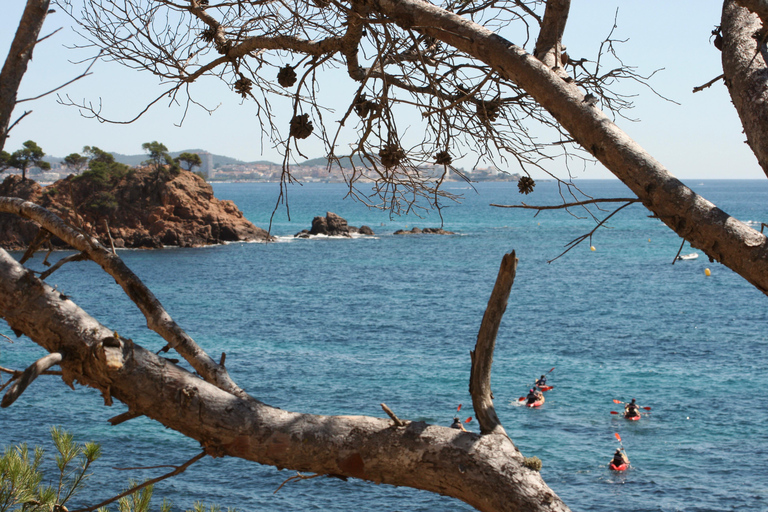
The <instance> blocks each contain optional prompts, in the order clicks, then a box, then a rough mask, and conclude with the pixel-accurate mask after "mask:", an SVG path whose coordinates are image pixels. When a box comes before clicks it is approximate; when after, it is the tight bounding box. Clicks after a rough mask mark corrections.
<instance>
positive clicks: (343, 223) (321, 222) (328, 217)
mask: <svg viewBox="0 0 768 512" xmlns="http://www.w3.org/2000/svg"><path fill="white" fill-rule="evenodd" d="M353 234H361V235H369V236H373V234H374V233H373V230H372V229H371V228H369V227H368V226H363V227H361V228H356V227H355V226H350V225H349V224H347V220H346V219H344V218H343V217H340V216H338V215H336V214H335V213H333V212H326V214H325V217H319V216H318V217H315V218H314V219H312V227H311V228H310V229H309V230H306V229H303V230H301V231H300V232H298V233H296V234H295V235H294V237H295V238H309V237H310V236H312V235H325V236H351V235H353Z"/></svg>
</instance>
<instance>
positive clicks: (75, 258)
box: [40, 252, 88, 279]
mask: <svg viewBox="0 0 768 512" xmlns="http://www.w3.org/2000/svg"><path fill="white" fill-rule="evenodd" d="M87 259H88V255H87V254H86V253H84V252H79V253H77V254H72V255H70V256H67V257H66V258H61V259H60V260H59V261H57V262H56V263H55V264H54V265H53V266H52V267H51V268H49V269H48V270H46V271H45V272H43V273H41V274H40V279H45V278H47V277H48V276H50V275H51V274H53V273H54V272H56V271H57V270H58V269H60V268H61V267H63V266H64V265H65V264H66V263H69V262H72V261H83V260H87Z"/></svg>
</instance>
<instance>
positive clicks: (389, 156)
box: [379, 144, 405, 169]
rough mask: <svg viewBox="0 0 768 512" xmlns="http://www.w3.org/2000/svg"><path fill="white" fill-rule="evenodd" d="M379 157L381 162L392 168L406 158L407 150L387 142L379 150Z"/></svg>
mask: <svg viewBox="0 0 768 512" xmlns="http://www.w3.org/2000/svg"><path fill="white" fill-rule="evenodd" d="M379 157H380V158H381V164H382V165H383V166H384V167H386V168H387V169H390V168H392V167H397V166H398V165H400V162H401V161H402V160H403V158H405V151H403V149H402V148H401V147H400V146H397V145H395V144H387V145H386V146H384V147H383V148H382V149H381V150H380V151H379Z"/></svg>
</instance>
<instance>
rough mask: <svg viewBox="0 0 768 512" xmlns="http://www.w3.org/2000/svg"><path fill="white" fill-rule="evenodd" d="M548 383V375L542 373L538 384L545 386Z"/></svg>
mask: <svg viewBox="0 0 768 512" xmlns="http://www.w3.org/2000/svg"><path fill="white" fill-rule="evenodd" d="M546 385H547V376H546V375H542V376H541V377H539V380H537V381H536V386H538V387H543V386H546Z"/></svg>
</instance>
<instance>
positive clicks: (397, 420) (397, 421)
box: [379, 404, 405, 427]
mask: <svg viewBox="0 0 768 512" xmlns="http://www.w3.org/2000/svg"><path fill="white" fill-rule="evenodd" d="M379 405H381V408H382V409H383V410H384V412H385V413H387V416H389V417H390V418H392V421H394V422H395V425H397V426H398V427H403V426H405V422H404V421H403V420H401V419H400V418H398V417H397V416H395V413H394V412H392V409H390V408H389V407H387V404H379Z"/></svg>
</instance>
